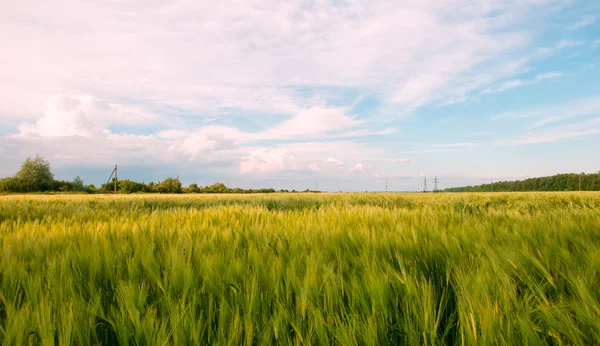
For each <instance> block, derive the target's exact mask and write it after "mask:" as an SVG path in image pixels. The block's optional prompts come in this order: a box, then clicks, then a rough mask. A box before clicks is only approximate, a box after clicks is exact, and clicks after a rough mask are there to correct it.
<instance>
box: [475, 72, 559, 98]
mask: <svg viewBox="0 0 600 346" xmlns="http://www.w3.org/2000/svg"><path fill="white" fill-rule="evenodd" d="M562 75H563V74H562V73H560V72H547V73H542V74H539V75H537V76H536V77H535V78H532V79H513V80H509V81H505V82H503V83H502V84H500V85H499V86H498V87H495V88H488V89H485V90H484V91H482V92H481V94H482V95H484V94H497V93H501V92H504V91H506V90H509V89H513V88H516V87H520V86H524V85H532V84H537V83H540V82H542V81H545V80H547V79H554V78H559V77H561V76H562Z"/></svg>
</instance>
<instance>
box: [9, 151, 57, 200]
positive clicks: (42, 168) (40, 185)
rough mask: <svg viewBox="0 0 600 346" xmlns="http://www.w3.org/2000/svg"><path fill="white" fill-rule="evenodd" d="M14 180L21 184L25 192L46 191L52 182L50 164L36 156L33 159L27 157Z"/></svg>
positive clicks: (52, 176)
mask: <svg viewBox="0 0 600 346" xmlns="http://www.w3.org/2000/svg"><path fill="white" fill-rule="evenodd" d="M15 178H17V179H18V180H19V181H20V182H21V184H23V186H24V187H25V190H26V191H48V190H50V188H51V186H52V183H53V182H54V174H52V172H51V171H50V162H48V160H46V159H45V158H43V157H42V156H40V155H36V156H35V157H34V158H33V159H32V158H31V157H27V159H25V162H23V165H22V166H21V170H19V171H18V172H17V174H16V175H15Z"/></svg>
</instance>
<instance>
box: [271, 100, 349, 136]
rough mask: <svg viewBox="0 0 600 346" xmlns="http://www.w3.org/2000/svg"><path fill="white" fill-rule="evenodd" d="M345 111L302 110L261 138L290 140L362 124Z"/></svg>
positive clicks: (328, 109) (317, 108)
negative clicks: (290, 138)
mask: <svg viewBox="0 0 600 346" xmlns="http://www.w3.org/2000/svg"><path fill="white" fill-rule="evenodd" d="M344 111H345V110H344V109H340V108H323V107H314V108H310V109H306V110H301V111H300V112H298V114H296V115H295V116H294V117H293V118H291V119H289V120H286V121H284V122H282V123H279V124H277V125H275V126H273V127H272V128H270V129H269V130H267V131H266V132H265V133H264V134H262V135H261V136H266V137H269V138H289V137H299V136H314V135H320V134H324V133H330V132H336V131H340V130H343V129H347V128H350V127H354V126H356V125H358V124H360V123H361V122H360V121H358V120H355V119H353V118H352V117H349V116H347V115H346V114H345V112H344Z"/></svg>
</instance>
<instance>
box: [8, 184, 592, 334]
mask: <svg viewBox="0 0 600 346" xmlns="http://www.w3.org/2000/svg"><path fill="white" fill-rule="evenodd" d="M0 343H1V344H3V345H23V344H25V345H26V344H30V345H40V344H41V345H53V344H60V345H89V344H103V345H119V344H120V345H205V344H219V345H274V344H277V345H331V344H334V345H403V344H408V345H442V344H444V345H490V344H500V345H502V344H504V345H539V344H551V345H585V344H598V343H600V193H494V194H492V193H488V194H450V193H442V194H383V193H379V194H376V193H373V194H366V193H365V194H362V193H361V194H268V195H185V196H184V195H160V196H156V195H135V196H122V195H117V196H112V195H106V196H94V195H92V196H83V195H59V196H3V197H0Z"/></svg>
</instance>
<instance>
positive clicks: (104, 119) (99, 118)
mask: <svg viewBox="0 0 600 346" xmlns="http://www.w3.org/2000/svg"><path fill="white" fill-rule="evenodd" d="M152 122H156V117H155V116H154V115H152V114H149V113H146V112H144V111H142V110H140V109H138V108H135V107H126V106H123V105H120V104H110V103H107V102H104V101H102V100H99V99H97V98H95V97H93V96H87V95H86V96H65V95H54V96H51V97H49V98H48V100H47V102H46V107H45V109H44V115H43V116H42V117H41V118H39V119H38V120H37V121H36V122H35V123H33V124H32V123H22V124H21V125H20V126H19V132H20V135H22V136H30V135H37V136H42V137H72V136H81V137H92V136H95V135H99V134H101V133H103V132H104V131H105V130H106V129H107V128H108V126H109V125H113V124H148V123H152Z"/></svg>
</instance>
